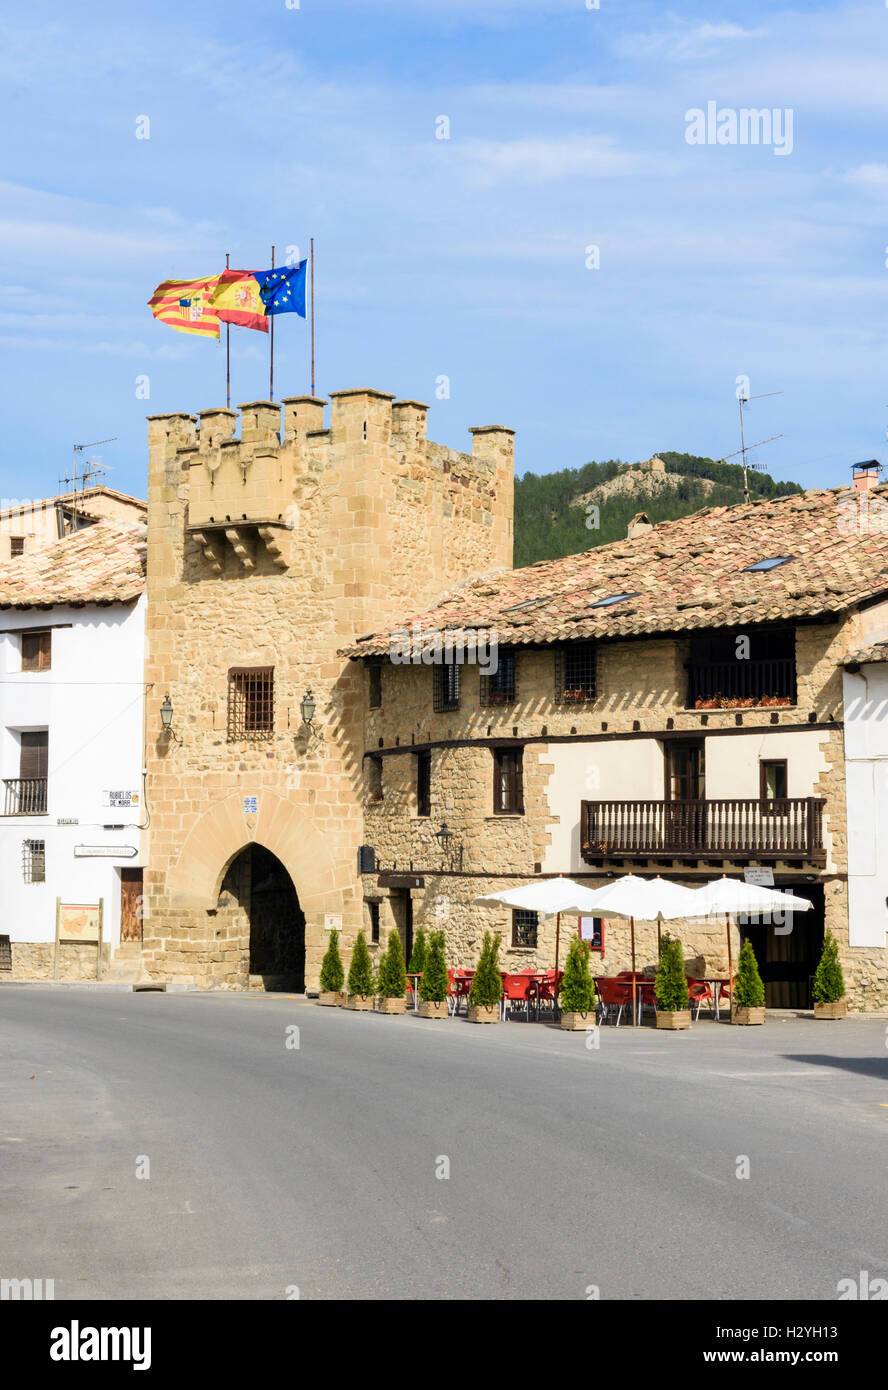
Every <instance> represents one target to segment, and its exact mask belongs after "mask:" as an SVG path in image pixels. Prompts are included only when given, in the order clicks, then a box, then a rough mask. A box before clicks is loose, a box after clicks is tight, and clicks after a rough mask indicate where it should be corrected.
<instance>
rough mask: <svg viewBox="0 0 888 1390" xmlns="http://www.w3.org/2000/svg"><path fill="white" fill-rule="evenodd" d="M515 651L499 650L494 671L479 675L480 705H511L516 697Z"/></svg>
mask: <svg viewBox="0 0 888 1390" xmlns="http://www.w3.org/2000/svg"><path fill="white" fill-rule="evenodd" d="M515 666H516V662H515V653H514V652H499V653H498V657H497V667H496V671H495V672H493V673H492V674H491V675H489V676H482V677H481V705H482V707H487V706H489V705H511V704H514V702H515V700H516V699H517V698H518V682H517V678H516V672H515Z"/></svg>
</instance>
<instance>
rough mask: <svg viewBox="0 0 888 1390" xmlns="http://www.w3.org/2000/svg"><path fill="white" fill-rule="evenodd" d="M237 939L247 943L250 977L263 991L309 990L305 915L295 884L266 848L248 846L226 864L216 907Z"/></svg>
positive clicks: (219, 919)
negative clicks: (260, 982) (306, 964)
mask: <svg viewBox="0 0 888 1390" xmlns="http://www.w3.org/2000/svg"><path fill="white" fill-rule="evenodd" d="M216 917H217V921H219V922H224V923H225V927H226V930H227V932H229V933H230V934H231V937H233V938H234V940H239V941H241V942H242V943H243V944H244V945H246V944H247V942H248V944H249V975H250V977H251V979H255V978H257V977H258V978H261V979H262V982H263V985H264V987H265V989H267V990H268V989H271V990H273V989H283V990H293V991H296V992H301V991H302V990H303V989H304V988H305V914H304V913H303V911H302V909H301V907H300V906H299V898H298V896H297V893H296V889H295V887H294V885H293V880H292V879H291V878H290V875H289V874H288V873H287V870H286V869H285V868H284V866H283V864H282V863H281V861H280V860H279V859H278V858H277V856H276V855H274V854H272V853H271V852H270V850H267V849H265V848H264V846H263V845H258V844H249V845H246V846H245V847H244V848H243V849H242V850H241V851H240V853H239V854H236V855H235V857H234V859H233V860H232V861H231V863H230V864H229V865H228V868H227V870H226V872H225V877H224V879H223V880H222V887H221V889H220V892H219V898H218V902H217V908H216Z"/></svg>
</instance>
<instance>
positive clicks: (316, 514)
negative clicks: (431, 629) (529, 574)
mask: <svg viewBox="0 0 888 1390" xmlns="http://www.w3.org/2000/svg"><path fill="white" fill-rule="evenodd" d="M282 410H283V421H282V418H281V412H282ZM324 414H325V402H324V401H322V400H319V399H316V398H312V397H305V396H299V397H292V398H289V399H285V400H284V401H283V403H282V406H281V405H278V404H276V403H274V402H272V401H252V402H249V403H248V404H245V405H242V406H241V407H240V436H239V437H236V433H235V432H236V429H237V424H238V416H237V412H235V411H233V410H209V411H205V412H203V413H202V414H201V415H200V416H199V417H198V416H193V415H184V414H175V415H161V416H152V417H150V419H149V477H148V583H147V595H148V612H147V658H146V660H147V670H146V681H147V682H148V699H147V770H148V778H147V806H148V810H149V813H150V817H151V824H150V830H149V835H150V846H149V863H150V866H151V867H150V869H148V870H147V871H146V876H145V910H144V919H143V956H144V961H145V965H146V968H147V970H148V972H149V973H150V974H151V975H153V976H155V977H157V978H169V979H182V980H191V981H194V982H195V983H197V984H199V985H202V986H209V985H215V986H217V987H218V986H230V987H244V986H245V985H246V984H247V983H248V980H249V981H250V983H251V984H253V985H254V986H256V987H262V985H263V983H264V986H265V987H270V986H273V985H275V984H280V985H282V986H286V987H289V988H299V987H300V986H301V984H302V983H303V982H304V984H305V986H306V987H307V988H314V987H316V986H317V983H318V973H319V967H320V961H321V958H322V955H323V952H324V950H325V948H326V942H327V933H328V930H329V928H330V926H333V925H335V926H339V925H341V927H342V931H343V937H342V944H343V946H344V948H345V950H346V952H348V950H349V948H350V946H351V944H352V942H353V941H354V938H355V935H356V933H357V931H358V930H359V929H360V928H361V927H362V926H366V925H367V919H366V918H365V905H364V902H363V893H362V887H361V878H360V876H359V873H358V865H357V851H358V847H359V844H360V841H361V831H362V796H363V791H362V755H363V753H364V748H363V729H362V711H363V705H364V694H365V692H364V690H363V687H362V682H363V681H366V680H368V679H369V678H370V673H368V672H367V671H365V670H364V669H363V668H362V666H361V665H360V664H359V663H354V662H349V661H347V660H344V659H342V658H340V657H339V656H337V651H338V650H339V649H341V648H342V647H344V646H346V645H347V644H348V643H349V642H351V641H352V639H353V638H354V637H355V636H356V635H358V636H359V635H360V634H362V633H364V632H369V631H372V630H377V629H378V628H379V627H380V626H381V625H382V624H384V623H385V622H387V621H390V620H393V619H394V618H396V617H397V616H399V615H401V614H403V613H404V612H405V611H410V610H411V609H412V608H415V609H416V610H419V609H421V608H422V607H423V606H424V605H426V604H427V603H428V602H429V601H430V600H432V599H434V598H435V597H437V596H438V595H439V594H440V593H442V592H443V591H444V590H445V589H448V588H451V587H452V586H453V585H454V584H456V583H458V582H460V581H461V580H463V579H466V578H468V577H470V576H472V575H475V574H479V573H483V572H485V571H488V570H491V569H496V568H503V567H506V568H508V567H511V564H512V495H513V442H514V440H513V433H512V431H511V430H508V429H504V428H502V427H500V426H492V427H487V428H483V429H476V430H473V431H472V452H471V454H464V453H459V452H457V451H455V450H452V449H447V448H444V447H442V446H441V445H438V444H434V443H432V442H431V441H430V440H428V439H427V438H426V414H427V407H426V406H424V405H422V404H420V403H419V402H417V401H395V400H394V398H393V397H392V396H390V395H386V394H384V393H383V392H380V391H371V390H363V391H340V392H336V393H334V394H333V395H332V397H331V410H330V425H329V427H328V428H325V423H324ZM309 691H311V694H312V696H313V700H314V705H315V712H314V714H313V717H311V719H310V721H308V722H306V720H305V719H304V718H303V713H302V702H303V699H304V697H305V696H306V694H307V692H309ZM167 695H169V699H170V704H171V705H172V715H171V716H170V723H169V726H168V727H166V728H165V727H164V725H163V722H162V719H161V713H160V710H161V704H162V702H165V697H166V696H167ZM167 713H168V711H167Z"/></svg>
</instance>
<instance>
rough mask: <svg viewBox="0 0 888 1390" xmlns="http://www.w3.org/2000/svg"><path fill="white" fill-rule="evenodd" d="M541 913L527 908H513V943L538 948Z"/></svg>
mask: <svg viewBox="0 0 888 1390" xmlns="http://www.w3.org/2000/svg"><path fill="white" fill-rule="evenodd" d="M538 926H539V914H538V913H536V912H528V911H527V909H526V908H523V907H516V908H513V910H512V945H513V946H524V947H531V948H532V949H534V950H536V944H537V929H538Z"/></svg>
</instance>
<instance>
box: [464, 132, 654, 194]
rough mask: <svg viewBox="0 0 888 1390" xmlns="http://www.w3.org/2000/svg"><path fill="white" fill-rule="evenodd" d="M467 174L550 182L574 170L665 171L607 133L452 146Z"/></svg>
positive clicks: (488, 179) (601, 173) (595, 173)
mask: <svg viewBox="0 0 888 1390" xmlns="http://www.w3.org/2000/svg"><path fill="white" fill-rule="evenodd" d="M453 155H454V158H455V159H458V158H460V157H462V158H464V159H465V160H466V162H467V167H468V170H469V174H470V177H472V178H473V179H475V180H476V181H478V182H481V183H498V182H503V181H507V180H515V181H531V182H534V183H539V182H550V181H552V180H557V179H565V178H571V177H574V176H576V175H584V176H590V177H594V178H625V177H626V176H627V175H648V176H654V175H657V174H663V173H665V172H666V170H665V167H664V165H663V162H662V160H657V159H654V157H653V156H650V155H647V154H636V153H633V152H632V151H628V150H623V149H620V148H619V147H618V145H617V143H616V141H615V140H614V139H613V138H612V137H610V136H606V135H567V136H563V137H561V138H554V137H546V136H528V137H526V138H525V139H521V140H467V141H465V143H464V144H460V145H455V146H454V149H453Z"/></svg>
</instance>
